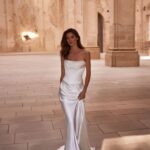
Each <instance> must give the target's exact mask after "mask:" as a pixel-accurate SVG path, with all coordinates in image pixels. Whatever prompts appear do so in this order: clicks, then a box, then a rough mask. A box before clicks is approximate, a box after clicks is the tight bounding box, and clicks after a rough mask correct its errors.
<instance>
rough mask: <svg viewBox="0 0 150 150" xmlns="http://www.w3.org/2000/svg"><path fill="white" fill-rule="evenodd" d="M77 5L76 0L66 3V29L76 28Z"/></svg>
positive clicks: (67, 0)
mask: <svg viewBox="0 0 150 150" xmlns="http://www.w3.org/2000/svg"><path fill="white" fill-rule="evenodd" d="M74 16H75V3H74V0H65V1H64V28H65V29H67V28H74V27H75V17H74Z"/></svg>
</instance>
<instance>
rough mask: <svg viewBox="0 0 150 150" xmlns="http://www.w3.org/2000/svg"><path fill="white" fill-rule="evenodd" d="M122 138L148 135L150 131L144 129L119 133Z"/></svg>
mask: <svg viewBox="0 0 150 150" xmlns="http://www.w3.org/2000/svg"><path fill="white" fill-rule="evenodd" d="M118 134H119V135H120V136H128V135H146V134H150V129H142V130H134V131H125V132H118Z"/></svg>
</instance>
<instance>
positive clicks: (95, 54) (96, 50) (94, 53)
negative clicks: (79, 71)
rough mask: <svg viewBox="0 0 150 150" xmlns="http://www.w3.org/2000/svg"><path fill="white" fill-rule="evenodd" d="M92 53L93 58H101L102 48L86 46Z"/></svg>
mask: <svg viewBox="0 0 150 150" xmlns="http://www.w3.org/2000/svg"><path fill="white" fill-rule="evenodd" d="M85 49H86V50H88V51H89V52H90V53H91V59H100V48H99V47H89V46H88V47H85Z"/></svg>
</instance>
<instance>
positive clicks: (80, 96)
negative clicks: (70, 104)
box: [78, 90, 86, 100]
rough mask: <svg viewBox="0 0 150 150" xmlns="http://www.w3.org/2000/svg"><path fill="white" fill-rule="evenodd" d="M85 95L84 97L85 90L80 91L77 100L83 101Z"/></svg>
mask: <svg viewBox="0 0 150 150" xmlns="http://www.w3.org/2000/svg"><path fill="white" fill-rule="evenodd" d="M85 95H86V91H85V90H82V91H81V93H80V94H79V96H78V99H79V100H82V99H84V98H85Z"/></svg>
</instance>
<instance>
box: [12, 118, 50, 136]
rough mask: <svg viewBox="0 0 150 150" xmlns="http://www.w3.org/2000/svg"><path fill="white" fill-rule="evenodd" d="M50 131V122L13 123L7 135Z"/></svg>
mask: <svg viewBox="0 0 150 150" xmlns="http://www.w3.org/2000/svg"><path fill="white" fill-rule="evenodd" d="M49 130H52V123H51V122H50V121H34V122H33V121H32V122H26V123H14V124H10V126H9V133H27V132H37V131H43V132H44V131H49Z"/></svg>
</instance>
